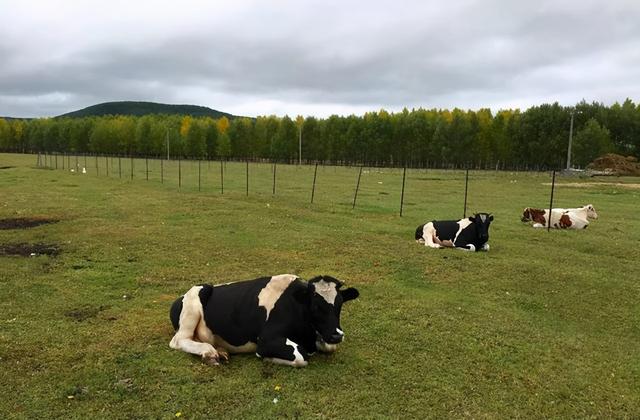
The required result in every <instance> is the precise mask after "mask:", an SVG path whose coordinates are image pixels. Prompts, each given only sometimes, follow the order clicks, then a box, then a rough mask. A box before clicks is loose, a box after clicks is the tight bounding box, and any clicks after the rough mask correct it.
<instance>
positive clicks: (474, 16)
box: [0, 0, 640, 117]
mask: <svg viewBox="0 0 640 420" xmlns="http://www.w3.org/2000/svg"><path fill="white" fill-rule="evenodd" d="M525 3H526V4H525ZM627 97H630V98H631V99H633V100H634V101H635V102H638V101H639V100H640V0H629V1H623V0H598V1H589V0H579V1H562V0H552V1H541V0H538V1H530V2H521V1H510V0H505V1H499V0H478V1H475V0H466V1H465V0H454V1H419V0H417V1H402V0H394V1H358V2H356V1H326V0H324V1H301V0H300V1H293V0H292V1H273V0H270V1H242V0H233V1H185V0H182V1H166V2H163V1H156V2H151V1H138V0H127V1H113V0H104V1H81V0H77V1H71V0H69V1H56V0H42V1H28V0H16V1H7V0H0V115H5V116H22V117H43V116H54V115H59V114H61V113H65V112H69V111H73V110H76V109H79V108H83V107H86V106H89V105H93V104H96V103H100V102H106V101H118V100H137V101H153V102H164V103H173V104H195V105H202V106H208V107H211V108H214V109H217V110H221V111H225V112H230V113H232V114H236V115H246V116H257V115H270V114H275V115H279V116H283V115H285V114H288V115H290V116H295V115H298V114H302V115H315V116H318V117H326V116H328V115H331V114H340V115H346V114H351V113H354V114H357V115H360V114H363V113H364V112H366V111H372V110H379V109H380V108H385V109H387V110H389V111H399V110H401V109H402V108H403V107H407V108H410V109H411V108H417V107H423V108H432V107H435V108H450V109H451V108H454V107H459V108H463V109H478V108H482V107H490V108H492V109H493V110H497V109H500V108H517V107H519V108H527V107H529V106H532V105H537V104H541V103H545V102H555V101H557V102H559V103H560V104H562V105H573V104H575V103H576V102H578V101H580V100H581V99H585V100H586V101H588V102H591V101H598V102H604V103H605V104H607V105H609V104H612V103H613V102H616V101H618V102H622V101H624V100H625V98H627Z"/></svg>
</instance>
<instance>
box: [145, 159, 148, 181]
mask: <svg viewBox="0 0 640 420" xmlns="http://www.w3.org/2000/svg"><path fill="white" fill-rule="evenodd" d="M144 166H145V171H146V173H147V181H148V180H149V158H148V157H145V158H144Z"/></svg>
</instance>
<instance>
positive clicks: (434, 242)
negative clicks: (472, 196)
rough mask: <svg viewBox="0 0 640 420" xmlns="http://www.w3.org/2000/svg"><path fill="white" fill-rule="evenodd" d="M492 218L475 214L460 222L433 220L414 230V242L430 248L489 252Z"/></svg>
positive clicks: (489, 215) (484, 214)
mask: <svg viewBox="0 0 640 420" xmlns="http://www.w3.org/2000/svg"><path fill="white" fill-rule="evenodd" d="M491 221H493V216H492V215H491V214H488V213H477V214H475V215H473V216H471V217H467V218H464V219H461V220H445V221H438V220H434V221H432V222H429V223H425V224H424V225H420V226H418V228H417V229H416V241H417V242H419V243H424V244H425V246H429V247H431V248H442V247H449V248H459V249H462V250H465V251H479V250H482V251H488V250H489V243H488V241H489V225H490V224H491Z"/></svg>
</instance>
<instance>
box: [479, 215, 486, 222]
mask: <svg viewBox="0 0 640 420" xmlns="http://www.w3.org/2000/svg"><path fill="white" fill-rule="evenodd" d="M480 220H481V221H482V223H484V222H485V221H486V220H487V215H486V214H480Z"/></svg>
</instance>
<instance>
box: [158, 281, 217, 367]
mask: <svg viewBox="0 0 640 420" xmlns="http://www.w3.org/2000/svg"><path fill="white" fill-rule="evenodd" d="M200 290H202V286H193V287H192V288H191V289H189V291H188V292H187V293H186V294H185V295H184V297H183V298H182V311H180V320H179V326H178V331H177V332H176V334H175V335H174V336H173V338H172V339H171V342H170V343H169V347H171V348H172V349H177V350H182V351H184V352H187V353H192V354H197V355H199V356H200V357H202V358H203V359H204V360H205V361H207V362H210V363H213V364H218V358H219V355H218V352H217V351H216V349H215V348H214V347H213V345H212V340H213V334H212V333H211V330H209V329H208V328H207V327H206V325H205V324H204V313H203V309H202V303H201V302H200V296H199V293H200ZM196 339H200V340H204V341H209V342H205V343H203V342H199V341H195V340H196Z"/></svg>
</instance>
